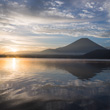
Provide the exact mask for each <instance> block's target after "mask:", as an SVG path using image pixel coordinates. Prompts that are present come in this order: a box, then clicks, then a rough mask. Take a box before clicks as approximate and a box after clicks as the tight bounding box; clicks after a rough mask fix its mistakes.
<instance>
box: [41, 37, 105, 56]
mask: <svg viewBox="0 0 110 110" xmlns="http://www.w3.org/2000/svg"><path fill="white" fill-rule="evenodd" d="M94 50H106V48H104V47H102V46H100V45H99V44H97V43H95V42H93V41H91V40H90V39H88V38H81V39H79V40H77V41H75V42H73V43H71V44H69V45H67V46H64V47H60V48H56V49H47V50H44V51H42V52H41V54H70V55H71V54H74V55H75V54H76V55H77V54H79V55H81V54H86V53H89V52H91V51H94Z"/></svg>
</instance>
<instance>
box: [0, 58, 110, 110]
mask: <svg viewBox="0 0 110 110" xmlns="http://www.w3.org/2000/svg"><path fill="white" fill-rule="evenodd" d="M0 64H1V66H0V110H109V109H110V94H109V93H110V62H104V61H101V62H100V61H77V60H63V59H62V60H59V59H23V58H20V59H19V58H13V59H11V58H9V59H8V58H7V59H0Z"/></svg>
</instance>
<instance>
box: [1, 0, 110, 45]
mask: <svg viewBox="0 0 110 110" xmlns="http://www.w3.org/2000/svg"><path fill="white" fill-rule="evenodd" d="M109 7H110V3H109V0H105V1H104V0H92V2H91V1H90V0H0V34H1V36H0V39H2V38H5V39H8V40H11V41H12V40H14V41H17V40H18V41H21V40H22V43H23V42H24V41H25V40H26V41H25V42H27V43H29V40H30V42H31V44H32V43H33V45H34V43H36V44H38V42H40V43H41V44H42V45H43V43H44V45H46V44H45V42H44V40H43V39H53V38H58V37H59V38H62V39H63V37H65V36H69V37H90V36H92V37H98V38H99V37H101V38H110V36H109V28H110V25H109V24H110V22H109V21H110V8H109ZM35 39H37V40H38V39H39V40H38V41H37V40H35ZM41 39H42V40H41ZM34 40H35V41H34ZM45 41H46V40H45ZM22 43H20V44H19V43H18V45H22ZM4 44H8V42H4ZM26 45H27V44H26Z"/></svg>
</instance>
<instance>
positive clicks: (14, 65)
mask: <svg viewBox="0 0 110 110" xmlns="http://www.w3.org/2000/svg"><path fill="white" fill-rule="evenodd" d="M12 69H13V70H15V69H16V58H13V59H12Z"/></svg>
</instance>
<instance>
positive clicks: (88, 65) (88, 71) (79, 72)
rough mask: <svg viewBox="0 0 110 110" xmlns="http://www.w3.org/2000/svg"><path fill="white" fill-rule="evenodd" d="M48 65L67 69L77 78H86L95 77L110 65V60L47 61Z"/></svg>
mask: <svg viewBox="0 0 110 110" xmlns="http://www.w3.org/2000/svg"><path fill="white" fill-rule="evenodd" d="M45 64H46V66H49V67H55V68H59V69H62V70H66V71H68V72H69V73H71V74H72V75H74V76H76V77H77V78H79V79H81V80H84V79H90V78H93V77H94V76H95V75H96V74H97V73H100V72H102V71H103V70H106V69H107V68H108V67H110V62H74V61H70V62H66V61H60V62H59V61H56V62H46V63H45Z"/></svg>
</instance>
